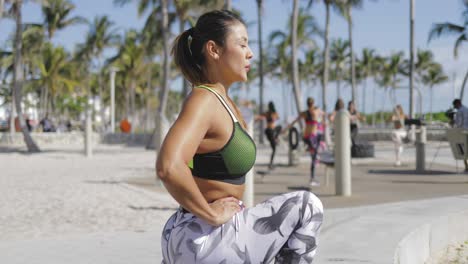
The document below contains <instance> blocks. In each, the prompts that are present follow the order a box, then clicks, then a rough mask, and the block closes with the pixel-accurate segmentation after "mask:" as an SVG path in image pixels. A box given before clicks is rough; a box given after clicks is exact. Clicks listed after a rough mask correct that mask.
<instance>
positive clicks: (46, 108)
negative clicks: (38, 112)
mask: <svg viewBox="0 0 468 264" xmlns="http://www.w3.org/2000/svg"><path fill="white" fill-rule="evenodd" d="M44 88H45V91H44V103H43V107H44V109H43V110H44V115H43V116H42V117H43V118H44V117H45V116H47V115H48V113H49V87H48V86H47V85H46V86H45V87H44Z"/></svg>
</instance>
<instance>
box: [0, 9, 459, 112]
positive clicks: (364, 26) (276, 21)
mask: <svg viewBox="0 0 468 264" xmlns="http://www.w3.org/2000/svg"><path fill="white" fill-rule="evenodd" d="M72 2H73V3H75V5H76V9H75V11H74V12H73V14H74V15H80V16H83V17H86V18H88V19H89V20H92V19H93V17H95V16H96V15H108V16H109V18H110V19H111V20H112V21H114V22H115V25H116V26H117V27H118V28H119V30H120V32H122V33H123V32H124V31H125V30H127V29H129V28H136V29H141V28H142V26H143V23H144V19H145V17H141V18H139V17H138V16H137V10H136V5H135V4H128V5H126V6H124V7H116V6H114V5H113V3H112V2H113V1H112V0H100V1H96V0H79V1H78V0H75V1H72ZM300 2H301V3H302V5H305V4H306V3H307V2H308V1H305V0H302V1H300ZM409 2H410V1H409V0H380V1H370V0H367V1H364V6H363V7H362V9H360V10H359V9H357V10H354V11H353V18H354V25H353V30H354V31H353V33H354V35H353V37H354V50H355V53H356V54H357V56H358V57H359V56H360V54H361V50H362V49H363V48H366V47H367V48H372V49H375V50H376V52H377V54H381V55H389V54H391V53H392V52H397V51H404V52H405V56H406V57H409V55H408V54H409V8H410V4H409ZM232 3H233V7H234V8H235V9H238V10H240V11H241V13H242V15H243V18H244V20H245V21H246V22H247V24H251V25H250V26H249V28H248V32H249V38H250V39H251V43H250V45H251V48H252V50H253V52H254V54H258V44H257V40H258V35H257V25H256V23H257V7H256V1H254V0H232ZM415 3H416V4H415V46H416V48H417V49H418V48H419V49H429V50H431V51H432V52H433V53H434V57H435V60H436V61H437V62H439V63H441V64H442V65H443V68H444V71H445V73H446V74H447V75H448V76H449V81H448V82H447V83H445V84H443V85H440V86H438V87H435V88H434V98H435V99H434V105H433V110H434V111H443V110H446V109H448V108H449V107H450V106H451V101H452V100H453V98H454V97H455V95H458V94H459V91H458V90H459V89H460V87H461V83H462V81H463V77H464V75H465V73H466V71H467V70H468V44H465V45H463V46H462V47H461V50H460V52H459V56H458V58H457V59H455V58H454V57H453V47H454V43H455V37H443V38H440V39H436V40H433V41H431V42H430V43H428V42H427V37H428V32H429V30H430V28H431V26H432V25H433V23H436V22H453V23H457V24H462V16H461V13H462V4H461V1H460V0H415ZM291 11H292V1H291V0H265V1H264V9H263V12H264V13H263V16H262V18H263V39H264V43H267V41H266V40H267V38H268V35H269V33H270V32H272V31H274V30H282V31H287V30H289V29H288V27H287V24H288V19H289V17H290V14H291ZM23 12H24V13H23V20H24V21H25V22H36V23H40V22H41V21H42V18H41V13H40V7H39V5H38V4H35V3H32V2H29V3H27V4H25V6H24V10H23ZM310 12H311V14H312V15H313V16H314V17H315V18H316V20H317V22H318V23H319V25H320V26H322V27H324V23H325V8H324V6H323V4H316V5H315V6H312V9H311V11H310ZM13 30H14V27H13V23H12V22H11V21H7V20H1V21H0V47H2V48H4V47H5V39H6V38H7V37H8V35H9V34H11V33H12V32H13ZM87 30H88V27H87V26H86V25H77V26H71V27H69V28H66V29H65V30H63V31H59V32H58V33H57V34H56V36H55V37H54V39H53V40H52V41H53V42H54V44H60V45H64V46H65V47H66V48H67V49H68V50H70V51H71V50H73V48H74V47H75V45H76V44H77V43H80V42H83V40H84V38H85V36H86V32H87ZM174 32H176V27H174ZM330 35H331V38H343V39H347V37H348V27H347V23H346V21H345V20H344V19H343V18H342V17H340V16H339V15H337V13H336V12H333V11H332V16H331V27H330ZM316 41H317V44H318V45H319V46H322V45H323V40H321V39H318V38H317V39H316ZM264 45H266V44H264ZM402 85H403V86H405V87H408V86H409V80H407V79H406V80H403V82H402ZM173 86H174V88H175V89H178V88H177V87H180V85H179V84H178V83H177V82H173ZM257 86H258V82H256V81H254V82H253V83H252V84H251V85H250V87H251V88H250V89H249V91H248V92H244V93H243V96H246V97H248V98H252V99H257V98H258V88H257ZM374 86H375V84H373V83H372V82H371V81H370V82H369V83H368V88H367V91H368V93H367V95H366V101H365V107H363V105H362V104H361V103H360V104H359V106H360V108H361V111H362V110H364V109H362V108H365V110H366V112H369V111H371V110H372V109H376V110H378V109H380V108H382V107H383V106H385V108H386V109H390V108H391V103H390V101H389V100H388V99H387V100H386V99H385V98H387V97H385V96H384V93H383V91H382V89H376V96H375V98H377V100H376V102H375V103H373V100H372V93H371V91H372V88H373V87H374ZM328 87H329V89H328V98H327V105H328V108H329V110H331V109H332V107H333V105H334V102H335V100H336V92H335V91H336V89H335V87H336V85H335V84H334V83H329V85H328ZM361 87H362V86H358V96H359V98H362V88H361ZM420 88H421V93H422V96H423V97H422V99H423V100H422V101H423V112H426V111H428V110H429V101H430V100H429V89H428V88H426V87H420ZM265 89H266V90H265V102H267V101H269V100H272V101H274V102H275V103H276V105H277V108H278V111H279V112H280V113H284V114H285V115H291V113H293V110H292V109H293V108H294V105H293V103H292V100H293V99H292V98H293V97H292V95H291V92H290V91H291V86H290V85H287V86H286V87H282V86H281V85H278V83H277V82H273V81H270V80H268V79H267V80H266V82H265ZM283 89H287V90H283ZM301 90H302V94H303V97H304V99H303V102H302V104H303V105H304V106H305V97H306V96H313V97H315V98H316V102H318V104H319V105H320V104H321V102H320V101H321V87H320V85H319V84H317V85H315V86H311V85H305V84H303V85H302V87H301ZM341 94H342V97H343V99H344V100H345V101H348V100H350V97H351V91H350V88H349V87H345V88H344V90H343V92H342V93H341ZM417 94H418V93H417V92H415V96H417ZM396 98H397V103H400V104H402V105H403V107H404V108H405V109H406V110H407V109H408V108H409V90H408V89H407V88H406V89H405V88H402V89H399V90H397V92H396ZM416 100H417V101H418V100H419V99H418V97H416ZM467 101H468V100H467V99H465V100H464V102H465V104H467V103H468V102H467ZM415 107H417V105H416V106H415ZM407 111H408V110H407Z"/></svg>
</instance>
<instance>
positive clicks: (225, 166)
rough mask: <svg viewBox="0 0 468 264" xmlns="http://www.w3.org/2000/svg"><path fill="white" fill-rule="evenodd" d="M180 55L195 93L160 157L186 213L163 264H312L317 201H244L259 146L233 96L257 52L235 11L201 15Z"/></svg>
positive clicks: (173, 225) (300, 195)
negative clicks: (251, 203) (275, 263)
mask: <svg viewBox="0 0 468 264" xmlns="http://www.w3.org/2000/svg"><path fill="white" fill-rule="evenodd" d="M172 54H173V56H174V60H175V63H176V65H177V66H178V67H179V68H180V70H181V71H182V73H183V75H184V77H185V78H186V79H187V80H188V81H189V82H191V83H192V85H193V89H192V92H191V94H190V95H189V96H188V97H187V99H186V100H185V102H184V105H183V107H182V110H181V113H180V114H179V116H178V118H177V120H176V121H175V123H174V124H173V125H172V127H171V129H170V130H169V132H168V134H167V136H166V138H165V140H164V142H163V144H162V147H161V149H160V152H159V155H158V160H157V163H156V170H157V175H158V177H159V178H160V179H161V180H162V182H163V183H164V185H165V186H166V189H167V190H168V192H169V193H170V194H171V195H172V196H173V197H174V198H175V200H176V201H177V202H178V203H179V204H180V206H181V207H180V209H179V210H178V211H177V212H176V213H174V214H173V215H172V216H171V217H170V218H169V220H168V221H167V223H166V225H165V226H164V229H163V233H162V238H161V246H162V253H163V263H247V262H251V263H260V262H263V263H269V262H270V261H271V260H272V259H273V258H276V259H277V261H280V262H281V263H299V262H301V263H304V262H308V263H310V262H311V261H312V259H313V257H314V255H315V252H316V248H317V244H316V239H317V235H318V233H319V229H320V226H321V222H322V215H323V209H322V204H321V202H320V200H319V199H318V198H317V197H316V196H315V195H313V194H312V193H310V192H304V191H302V192H293V193H287V194H283V195H280V196H276V197H273V198H271V199H269V200H267V201H265V202H263V203H261V204H258V205H257V206H255V207H252V208H244V206H243V205H242V201H241V200H240V199H241V197H242V195H243V192H244V182H245V174H246V173H247V172H248V171H249V170H250V169H251V168H252V166H253V164H254V162H255V154H256V153H255V152H256V148H255V144H254V142H253V140H252V139H251V138H250V137H249V136H248V134H247V133H246V132H245V124H243V123H244V122H243V121H242V117H241V116H240V114H239V111H238V109H237V107H236V106H235V105H234V103H233V101H232V100H231V99H230V98H229V96H228V90H229V87H230V86H231V84H232V83H234V82H239V81H244V82H245V81H246V80H247V72H248V71H249V69H250V59H252V56H253V55H252V51H251V50H250V48H249V45H248V35H247V30H246V27H245V25H244V23H243V22H242V21H241V20H240V19H239V18H238V17H237V16H235V15H234V14H233V13H231V12H229V11H224V10H223V11H212V12H208V13H206V14H204V15H202V16H201V17H200V18H199V19H198V21H197V23H196V25H195V27H193V28H191V29H189V30H187V31H185V32H183V33H182V34H181V35H179V36H178V37H177V38H176V40H175V43H174V46H173V49H172Z"/></svg>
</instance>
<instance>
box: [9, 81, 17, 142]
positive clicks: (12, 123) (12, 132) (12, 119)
mask: <svg viewBox="0 0 468 264" xmlns="http://www.w3.org/2000/svg"><path fill="white" fill-rule="evenodd" d="M15 98H16V95H15V87H14V84H12V85H11V111H10V112H11V113H10V139H11V140H13V136H14V135H15V132H16V128H15V118H16V105H15V101H16V100H15Z"/></svg>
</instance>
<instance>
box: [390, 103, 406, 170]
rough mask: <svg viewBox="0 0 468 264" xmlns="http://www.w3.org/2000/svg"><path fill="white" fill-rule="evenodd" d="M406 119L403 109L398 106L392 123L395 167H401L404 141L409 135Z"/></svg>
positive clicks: (394, 111)
mask: <svg viewBox="0 0 468 264" xmlns="http://www.w3.org/2000/svg"><path fill="white" fill-rule="evenodd" d="M405 119H407V116H406V115H405V113H404V112H403V107H401V105H397V106H396V107H395V109H394V110H393V115H392V122H393V131H392V141H393V144H394V145H395V158H396V160H395V166H401V154H402V153H403V140H404V138H406V136H407V133H406V130H405Z"/></svg>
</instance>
